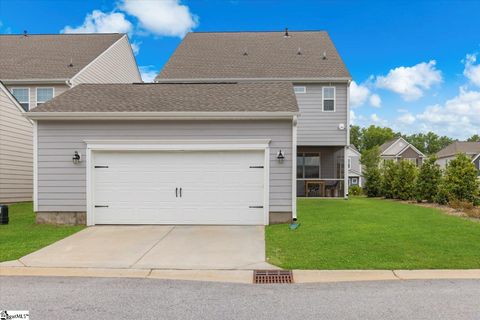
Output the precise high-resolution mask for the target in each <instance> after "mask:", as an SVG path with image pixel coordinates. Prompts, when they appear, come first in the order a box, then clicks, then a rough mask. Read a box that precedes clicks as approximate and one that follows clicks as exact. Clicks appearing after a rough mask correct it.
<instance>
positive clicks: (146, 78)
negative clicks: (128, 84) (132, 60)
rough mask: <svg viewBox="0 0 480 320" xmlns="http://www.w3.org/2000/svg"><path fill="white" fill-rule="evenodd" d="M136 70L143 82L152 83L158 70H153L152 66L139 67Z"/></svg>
mask: <svg viewBox="0 0 480 320" xmlns="http://www.w3.org/2000/svg"><path fill="white" fill-rule="evenodd" d="M138 68H139V69H140V75H141V76H142V80H143V82H153V81H154V80H155V77H156V76H157V74H158V70H155V69H154V67H153V66H140V67H138Z"/></svg>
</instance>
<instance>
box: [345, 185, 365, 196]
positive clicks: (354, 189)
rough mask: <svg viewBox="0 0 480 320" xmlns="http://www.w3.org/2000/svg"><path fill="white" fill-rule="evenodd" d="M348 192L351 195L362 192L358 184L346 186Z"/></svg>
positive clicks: (359, 194) (357, 194)
mask: <svg viewBox="0 0 480 320" xmlns="http://www.w3.org/2000/svg"><path fill="white" fill-rule="evenodd" d="M348 194H349V195H351V196H361V195H362V194H363V190H362V188H361V187H360V186H351V187H350V188H348Z"/></svg>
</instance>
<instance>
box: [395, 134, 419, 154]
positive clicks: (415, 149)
mask: <svg viewBox="0 0 480 320" xmlns="http://www.w3.org/2000/svg"><path fill="white" fill-rule="evenodd" d="M402 139H403V138H402ZM403 141H405V140H404V139H403ZM405 142H407V141H405ZM408 148H412V149H413V151H415V152H416V153H418V154H419V155H420V156H422V157H424V158H425V155H424V154H423V153H422V152H421V151H420V150H418V149H417V148H415V146H414V145H413V144H411V143H408V142H407V146H406V147H405V148H403V149H402V150H400V152H399V153H397V155H400V154H402V153H403V152H404V151H405V150H407V149H408Z"/></svg>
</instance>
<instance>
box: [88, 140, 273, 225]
mask: <svg viewBox="0 0 480 320" xmlns="http://www.w3.org/2000/svg"><path fill="white" fill-rule="evenodd" d="M84 142H85V143H86V144H87V149H86V152H87V154H86V168H87V177H86V179H87V181H86V182H87V183H86V185H87V190H86V193H87V226H91V225H94V224H95V217H94V212H95V211H94V194H93V193H94V181H93V178H94V177H93V166H94V163H95V161H94V157H95V151H97V150H98V151H100V150H102V151H222V150H223V151H228V150H232V151H238V150H263V151H264V195H263V199H264V200H263V201H264V203H263V212H264V224H265V225H268V221H269V219H268V218H269V199H270V195H269V193H270V192H269V190H270V186H269V183H270V150H269V148H270V147H269V145H270V139H227V140H225V139H221V140H141V141H138V140H136V141H132V140H85V141H84Z"/></svg>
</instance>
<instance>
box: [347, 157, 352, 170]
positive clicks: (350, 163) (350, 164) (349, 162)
mask: <svg viewBox="0 0 480 320" xmlns="http://www.w3.org/2000/svg"><path fill="white" fill-rule="evenodd" d="M347 161H348V169H352V158H348V160H347Z"/></svg>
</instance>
